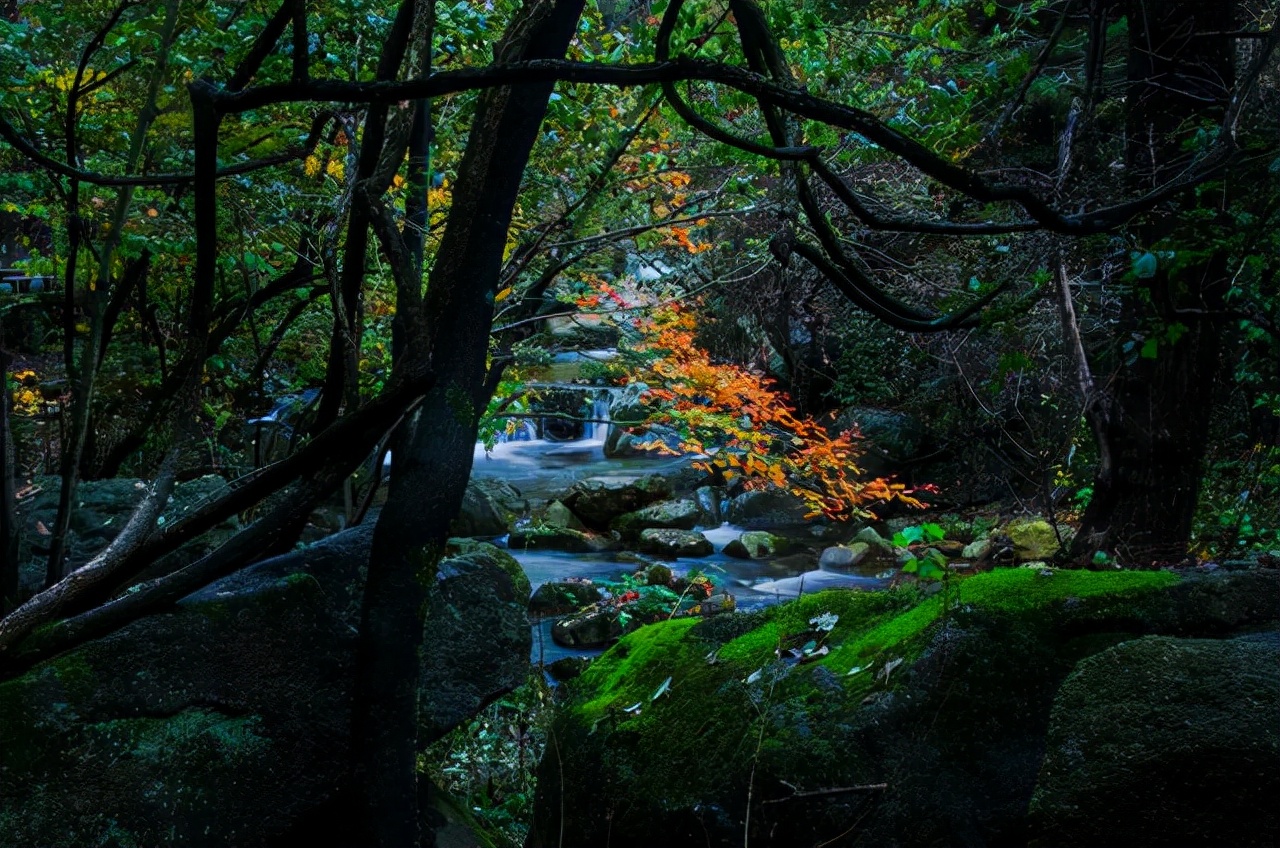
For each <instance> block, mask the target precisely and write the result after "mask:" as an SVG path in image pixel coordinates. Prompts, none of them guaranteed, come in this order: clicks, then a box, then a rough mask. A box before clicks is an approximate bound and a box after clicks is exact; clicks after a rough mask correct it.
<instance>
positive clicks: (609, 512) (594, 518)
mask: <svg viewBox="0 0 1280 848" xmlns="http://www.w3.org/2000/svg"><path fill="white" fill-rule="evenodd" d="M669 497H671V484H670V483H668V482H667V481H666V479H665V478H663V477H661V476H659V475H657V474H652V475H649V476H648V477H641V478H640V479H639V480H633V481H628V482H619V481H616V480H597V479H590V480H580V481H579V482H577V483H575V484H574V485H573V487H572V488H571V489H570V490H569V492H568V493H567V494H566V495H565V496H564V497H563V498H561V499H560V500H561V501H562V502H563V503H564V505H565V506H567V507H568V508H569V509H570V510H572V511H573V514H574V515H576V516H578V518H580V519H581V520H582V522H583V523H584V524H586V525H587V526H588V527H591V528H594V529H597V530H605V529H607V528H608V527H609V523H610V522H611V521H613V520H614V519H615V518H617V517H618V516H620V515H625V514H626V513H628V512H634V511H636V510H637V509H640V508H642V507H646V506H648V505H649V504H651V503H655V502H657V501H661V500H665V499H666V498H669Z"/></svg>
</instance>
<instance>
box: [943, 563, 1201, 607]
mask: <svg viewBox="0 0 1280 848" xmlns="http://www.w3.org/2000/svg"><path fill="white" fill-rule="evenodd" d="M1047 575H1048V576H1044V574H1042V572H1041V570H1040V569H1035V568H1006V569H997V570H996V571H992V572H989V573H987V574H979V575H976V576H974V577H970V578H969V579H967V580H962V581H960V582H959V583H958V584H957V589H956V591H957V592H958V597H959V601H960V603H962V604H975V605H980V606H984V607H989V608H993V609H999V610H1004V611H1006V612H1022V611H1025V610H1029V609H1033V608H1035V607H1039V606H1044V605H1046V604H1049V603H1054V602H1057V601H1062V600H1066V599H1067V598H1092V597H1098V596H1101V595H1112V596H1117V597H1129V596H1133V595H1137V594H1143V593H1146V592H1151V591H1154V590H1156V589H1165V588H1168V587H1170V586H1172V585H1174V584H1175V583H1177V582H1178V581H1179V579H1180V578H1179V577H1178V575H1176V574H1173V573H1171V572H1168V571H1049V572H1047Z"/></svg>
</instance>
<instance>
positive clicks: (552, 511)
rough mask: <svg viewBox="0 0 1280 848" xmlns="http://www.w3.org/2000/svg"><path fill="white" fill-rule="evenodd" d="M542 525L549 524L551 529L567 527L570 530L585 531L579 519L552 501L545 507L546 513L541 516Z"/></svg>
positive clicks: (560, 504)
mask: <svg viewBox="0 0 1280 848" xmlns="http://www.w3.org/2000/svg"><path fill="white" fill-rule="evenodd" d="M542 523H543V524H550V525H551V526H553V527H568V528H569V529H570V530H586V529H587V526H586V525H585V524H583V523H582V521H581V519H579V518H578V516H576V515H574V514H573V511H572V510H570V509H569V507H567V506H565V505H564V504H562V503H561V502H560V501H552V502H551V503H550V504H548V505H547V509H546V512H544V513H543V515H542Z"/></svg>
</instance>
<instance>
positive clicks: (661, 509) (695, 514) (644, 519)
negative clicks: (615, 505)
mask: <svg viewBox="0 0 1280 848" xmlns="http://www.w3.org/2000/svg"><path fill="white" fill-rule="evenodd" d="M701 516H702V512H701V510H699V509H698V504H697V502H695V501H691V500H675V501H661V502H659V503H655V504H651V505H649V506H646V507H644V508H643V509H638V510H635V511H634V512H628V513H626V514H625V515H620V516H618V517H617V518H615V519H614V520H613V522H612V523H611V524H610V527H611V528H612V529H614V530H616V531H618V532H619V533H621V534H622V535H623V536H628V537H632V538H634V537H636V536H638V535H639V534H640V533H641V532H642V531H644V530H650V529H654V530H692V529H693V528H694V527H695V526H697V524H698V520H699V519H700V518H701Z"/></svg>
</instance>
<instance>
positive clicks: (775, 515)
mask: <svg viewBox="0 0 1280 848" xmlns="http://www.w3.org/2000/svg"><path fill="white" fill-rule="evenodd" d="M808 514H809V507H808V505H807V504H806V503H805V502H804V501H802V500H801V499H800V498H797V497H796V496H795V495H793V494H791V493H790V492H788V491H786V490H785V489H756V490H753V491H749V492H743V493H742V494H740V495H738V496H737V497H736V498H734V499H733V500H731V501H729V509H728V511H727V512H726V514H725V520H726V521H728V522H729V523H730V524H737V525H738V526H739V527H745V528H747V529H749V530H764V529H768V528H770V527H778V526H782V525H787V524H800V523H802V522H803V521H805V518H806V516H807V515H808Z"/></svg>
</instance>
